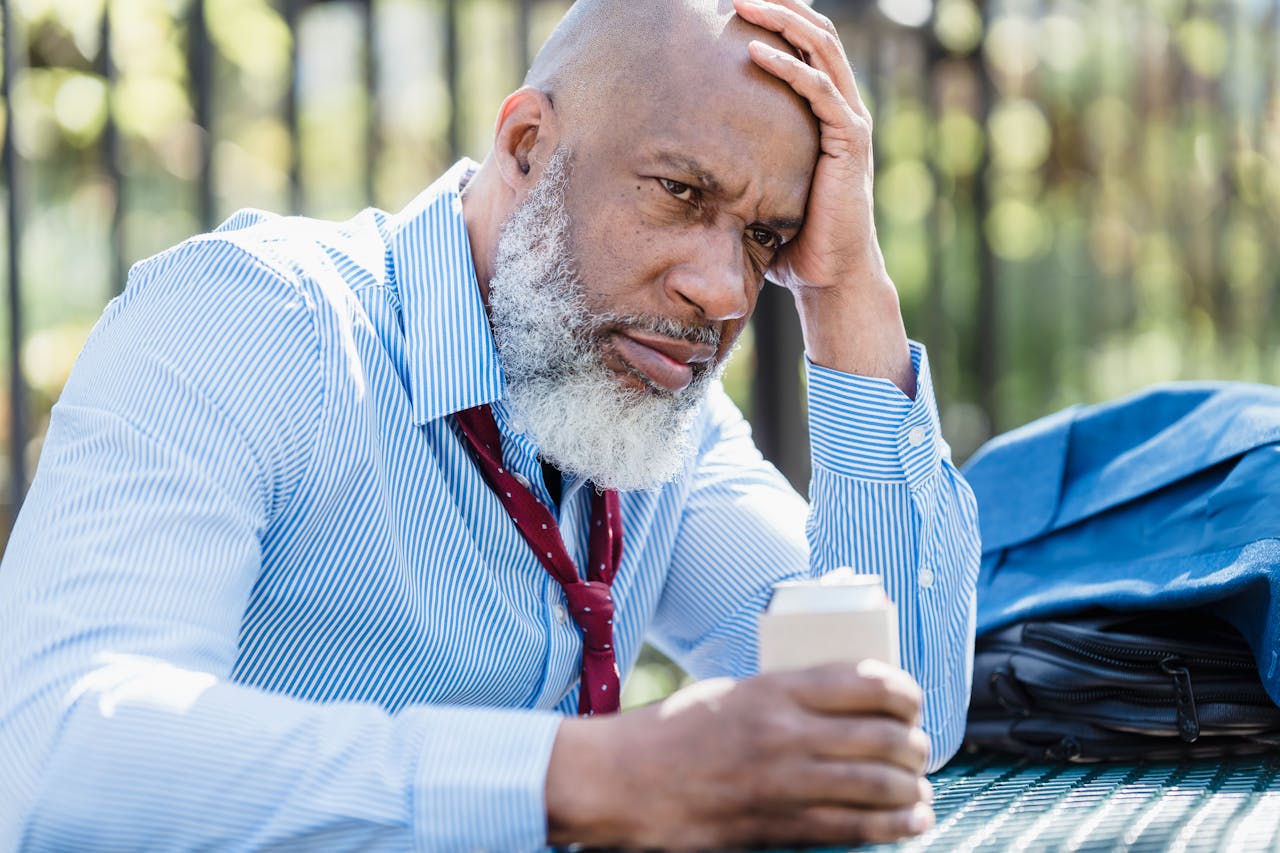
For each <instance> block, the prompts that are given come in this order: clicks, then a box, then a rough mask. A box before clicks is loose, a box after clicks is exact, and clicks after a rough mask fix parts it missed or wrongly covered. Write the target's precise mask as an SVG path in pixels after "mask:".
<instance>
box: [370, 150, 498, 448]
mask: <svg viewBox="0 0 1280 853" xmlns="http://www.w3.org/2000/svg"><path fill="white" fill-rule="evenodd" d="M475 168H476V164H475V163H474V162H473V161H471V160H468V159H463V160H460V161H459V162H458V163H456V164H455V165H454V166H453V168H451V169H450V170H449V171H448V172H446V173H445V174H444V175H442V176H441V177H440V178H439V179H438V180H437V181H436V182H435V183H433V184H432V185H431V186H430V187H428V188H427V189H426V190H424V191H423V192H422V193H421V194H420V195H419V196H418V197H417V198H415V199H414V200H413V201H411V202H410V203H409V204H408V206H406V207H405V208H404V209H403V210H401V211H400V212H399V213H398V214H396V217H395V218H396V225H395V226H394V230H393V234H392V237H391V262H392V267H393V269H394V271H395V278H396V282H397V284H398V288H399V291H400V304H401V310H402V312H403V320H404V347H405V360H406V363H407V367H408V378H409V397H410V401H411V406H412V414H413V420H414V423H415V424H418V425H421V424H425V423H427V422H428V421H432V420H435V419H437V418H441V417H444V416H445V415H449V414H452V413H453V412H457V411H461V410H462V409H468V408H471V407H472V406H478V405H480V404H481V403H492V402H494V401H496V400H499V399H500V398H501V397H502V395H503V391H504V389H505V387H506V383H505V381H504V379H503V376H502V367H501V364H500V363H499V361H498V352H497V349H496V348H495V346H494V343H493V334H492V332H491V331H490V329H489V318H488V315H487V314H486V312H485V308H484V300H483V299H481V297H480V286H479V284H478V283H477V282H476V268H475V263H474V261H473V260H472V257H471V245H470V243H469V242H468V240H467V227H466V223H465V221H464V220H463V217H462V196H461V194H460V191H459V186H460V184H461V182H462V179H463V178H464V177H465V176H466V175H467V173H468V172H471V171H473V170H474V169H475Z"/></svg>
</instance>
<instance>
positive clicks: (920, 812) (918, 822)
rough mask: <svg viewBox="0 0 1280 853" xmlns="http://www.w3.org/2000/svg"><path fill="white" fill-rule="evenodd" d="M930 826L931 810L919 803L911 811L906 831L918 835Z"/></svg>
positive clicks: (931, 823) (931, 820)
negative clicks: (908, 830)
mask: <svg viewBox="0 0 1280 853" xmlns="http://www.w3.org/2000/svg"><path fill="white" fill-rule="evenodd" d="M931 826H933V809H931V808H929V807H928V806H926V805H924V804H923V803H921V804H919V805H917V806H916V807H915V808H914V809H912V810H911V818H910V820H908V822H907V828H908V829H910V830H911V831H912V832H914V833H916V834H919V833H921V832H924V831H925V830H926V829H928V828H929V827H931Z"/></svg>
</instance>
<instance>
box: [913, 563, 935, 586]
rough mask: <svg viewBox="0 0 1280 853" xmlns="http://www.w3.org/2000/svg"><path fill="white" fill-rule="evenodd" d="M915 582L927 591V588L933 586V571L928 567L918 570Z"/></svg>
mask: <svg viewBox="0 0 1280 853" xmlns="http://www.w3.org/2000/svg"><path fill="white" fill-rule="evenodd" d="M917 580H918V581H919V583H920V586H922V587H924V588H925V589H928V588H929V587H931V586H933V569H931V568H929V567H928V566H925V567H924V568H922V569H921V570H920V574H919V575H918V576H917Z"/></svg>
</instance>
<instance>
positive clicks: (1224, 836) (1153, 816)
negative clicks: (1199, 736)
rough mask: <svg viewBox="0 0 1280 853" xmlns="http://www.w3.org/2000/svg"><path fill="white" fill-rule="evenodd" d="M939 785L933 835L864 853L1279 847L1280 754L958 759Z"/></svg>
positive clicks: (1238, 851)
mask: <svg viewBox="0 0 1280 853" xmlns="http://www.w3.org/2000/svg"><path fill="white" fill-rule="evenodd" d="M931 779H932V781H933V786H934V811H935V813H936V815H937V818H938V820H937V823H936V825H935V826H934V828H933V829H932V830H930V831H929V832H928V833H926V834H925V835H923V836H921V837H919V838H916V839H912V840H910V841H906V842H902V843H899V844H896V845H879V846H875V847H867V848H860V850H861V849H866V850H874V851H897V852H898V853H900V852H901V851H924V850H931V851H940V850H946V851H978V850H982V851H994V850H1031V851H1037V853H1038V851H1058V850H1062V851H1065V850H1081V851H1084V850H1087V851H1100V850H1129V851H1155V850H1161V851H1163V850H1173V851H1193V850H1225V851H1231V853H1245V851H1255V850H1257V851H1262V850H1268V851H1270V850H1280V753H1277V754H1273V755H1268V756H1253V757H1241V758H1234V759H1230V760H1226V761H1185V762H1159V763H1156V762H1152V763H1141V764H1031V763H1026V762H1020V761H1016V760H1010V759H1007V758H999V757H994V756H990V755H984V756H960V757H958V758H957V759H956V760H954V761H952V762H951V764H949V765H948V766H947V767H946V768H944V769H943V770H942V771H941V772H939V773H937V774H936V775H934V776H933V777H931Z"/></svg>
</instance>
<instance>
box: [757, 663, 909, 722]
mask: <svg viewBox="0 0 1280 853" xmlns="http://www.w3.org/2000/svg"><path fill="white" fill-rule="evenodd" d="M771 677H773V678H777V679H779V680H780V681H782V682H784V684H785V685H786V687H787V689H788V690H789V692H790V693H791V695H792V696H794V697H795V699H796V700H797V701H798V702H799V703H800V704H801V705H803V706H805V707H806V708H808V709H810V710H811V711H816V712H818V713H820V714H835V715H856V714H883V715H887V716H890V717H893V718H895V719H898V720H901V721H902V722H904V723H907V724H908V725H916V724H917V723H918V722H919V720H920V711H921V707H922V703H923V696H922V695H921V693H920V687H919V686H918V685H917V684H916V683H915V680H914V679H912V678H911V676H910V675H908V674H907V673H905V672H904V671H902V670H901V669H898V668H897V667H892V666H889V665H888V664H884V663H881V662H879V661H874V660H864V661H859V662H858V663H857V664H856V665H851V664H829V665H827V666H819V667H814V668H812V669H803V670H796V671H794V672H785V673H776V674H774V675H773V676H771Z"/></svg>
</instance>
